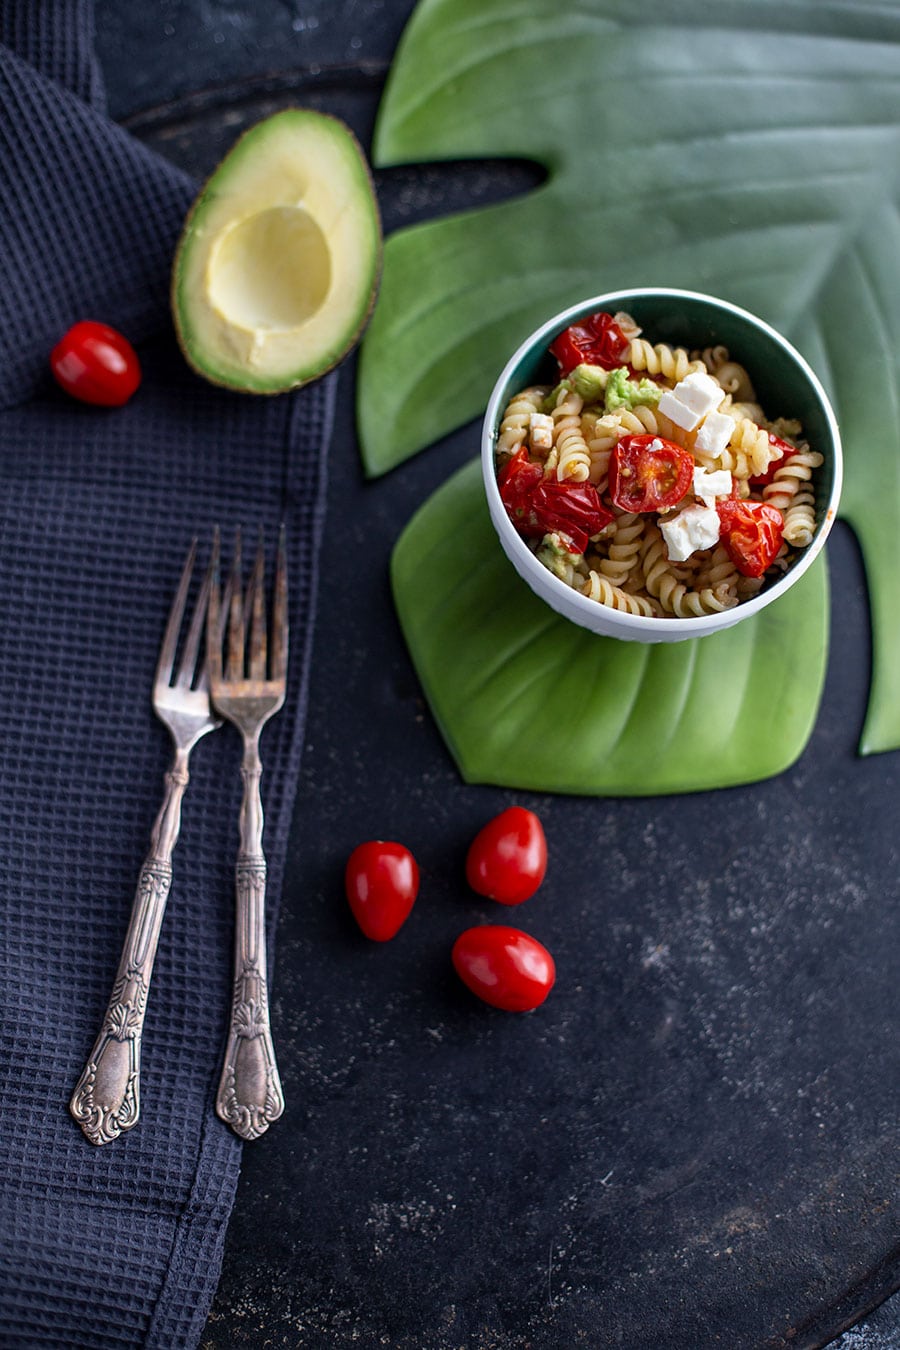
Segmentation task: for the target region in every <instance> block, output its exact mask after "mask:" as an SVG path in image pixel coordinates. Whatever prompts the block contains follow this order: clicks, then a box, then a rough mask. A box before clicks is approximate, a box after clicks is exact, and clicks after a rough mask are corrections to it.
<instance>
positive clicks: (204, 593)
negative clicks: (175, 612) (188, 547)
mask: <svg viewBox="0 0 900 1350" xmlns="http://www.w3.org/2000/svg"><path fill="white" fill-rule="evenodd" d="M212 579H213V559H212V558H211V559H210V562H209V566H208V567H207V569H206V575H205V577H204V578H203V584H202V586H201V587H200V593H199V595H198V596H197V603H196V604H195V605H194V612H193V614H192V615H191V622H190V627H189V628H188V634H187V637H186V638H185V641H184V651H183V652H182V656H181V665H180V666H179V667H178V674H177V675H176V677H175V684H176V686H177V687H178V688H180V689H190V687H191V685H192V684H193V683H194V677H195V675H196V674H197V653H198V652H199V650H200V639H201V637H202V635H203V630H204V628H205V627H206V611H207V609H208V607H209V595H210V590H211V588H212ZM200 673H201V676H202V675H203V674H205V668H204V669H202V670H201V672H200Z"/></svg>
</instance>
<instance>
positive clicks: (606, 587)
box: [581, 568, 659, 619]
mask: <svg viewBox="0 0 900 1350" xmlns="http://www.w3.org/2000/svg"><path fill="white" fill-rule="evenodd" d="M581 594H582V595H586V596H587V598H588V599H589V600H596V601H597V602H598V603H599V604H601V605H608V606H609V607H610V609H618V610H620V611H622V612H623V613H625V614H642V615H643V616H644V618H645V619H652V618H656V617H658V615H659V609H658V608H657V606H656V605H654V603H653V601H652V600H650V599H649V598H648V597H646V596H643V595H629V594H628V592H627V591H623V590H622V589H621V587H620V586H615V585H613V583H612V582H611V581H610V580H609V579H608V578H607V577H605V576H603V575H602V574H601V573H600V572H596V571H594V569H593V568H592V569H591V571H590V572H589V573H588V576H587V579H586V581H585V582H584V583H583V584H582V587H581Z"/></svg>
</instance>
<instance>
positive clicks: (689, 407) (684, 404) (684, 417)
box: [659, 370, 724, 431]
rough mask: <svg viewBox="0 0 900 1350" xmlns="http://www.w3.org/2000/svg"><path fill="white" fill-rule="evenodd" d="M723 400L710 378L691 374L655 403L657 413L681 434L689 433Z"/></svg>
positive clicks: (699, 374) (720, 388) (699, 371)
mask: <svg viewBox="0 0 900 1350" xmlns="http://www.w3.org/2000/svg"><path fill="white" fill-rule="evenodd" d="M723 398H724V394H723V392H722V386H721V385H720V384H717V382H716V381H715V380H714V379H713V378H712V376H711V375H707V374H706V373H705V372H704V371H702V370H692V371H691V373H690V375H685V377H684V379H683V380H679V381H678V383H677V384H676V386H675V388H674V389H671V390H669V389H667V390H666V392H665V393H664V394H663V395H662V397H661V398H660V400H659V410H660V412H661V413H662V414H663V416H664V417H668V419H669V421H670V422H674V423H675V425H676V426H677V427H681V429H682V430H683V431H693V430H694V428H695V427H697V426H699V425H700V423H701V422H702V420H703V418H704V417H706V416H707V414H708V413H711V412H714V411H715V409H716V408H718V406H719V404H720V403H721V402H722V399H723Z"/></svg>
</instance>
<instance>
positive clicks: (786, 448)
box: [750, 431, 797, 487]
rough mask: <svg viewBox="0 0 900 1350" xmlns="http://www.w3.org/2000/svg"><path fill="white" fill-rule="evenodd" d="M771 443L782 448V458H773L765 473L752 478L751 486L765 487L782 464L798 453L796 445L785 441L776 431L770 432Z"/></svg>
mask: <svg viewBox="0 0 900 1350" xmlns="http://www.w3.org/2000/svg"><path fill="white" fill-rule="evenodd" d="M769 444H770V445H777V446H778V448H779V449H780V450H781V459H773V460H772V463H771V464H770V465H769V467H768V468H767V469H766V471H765V473H758V474H756V476H755V477H754V478H751V479H750V486H751V487H765V486H766V484H767V483H771V481H772V479H773V478H774V477H775V474H776V473H777V471H778V470H779V469H780V468H781V466H782V464H786V463H787V461H788V460H789V459H790V458H791V455H796V453H797V447H796V445H791V443H790V441H783V440H782V439H781V437H780V436H776V435H775V433H774V431H770V432H769Z"/></svg>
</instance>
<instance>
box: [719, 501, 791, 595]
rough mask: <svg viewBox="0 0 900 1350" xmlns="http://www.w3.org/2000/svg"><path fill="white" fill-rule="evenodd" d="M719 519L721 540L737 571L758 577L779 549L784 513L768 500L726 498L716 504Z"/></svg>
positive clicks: (766, 568)
mask: <svg viewBox="0 0 900 1350" xmlns="http://www.w3.org/2000/svg"><path fill="white" fill-rule="evenodd" d="M716 510H717V511H718V513H719V520H720V521H721V522H722V533H721V535H720V539H721V542H722V543H723V544H724V545H725V549H726V552H727V553H728V556H729V558H730V559H731V561H732V562H733V563H734V565H735V567H736V568H737V570H738V571H739V572H740V573H741V574H742V575H743V576H745V577H761V576H762V575H763V573H764V572H765V571H767V570H768V568H769V567H771V565H772V563H773V562H774V561H775V558H776V557H777V554H778V550H779V549H780V548H781V540H782V536H783V534H784V516H783V515H782V514H781V512H780V511H779V510H778V507H777V506H770V505H769V504H768V502H753V501H741V500H740V498H738V497H726V498H725V500H724V501H720V502H717V503H716Z"/></svg>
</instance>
